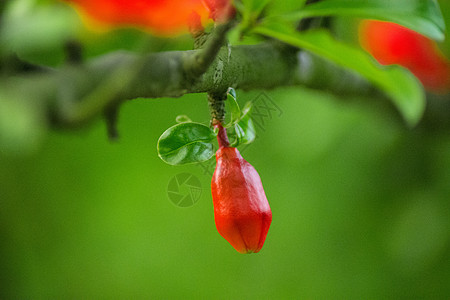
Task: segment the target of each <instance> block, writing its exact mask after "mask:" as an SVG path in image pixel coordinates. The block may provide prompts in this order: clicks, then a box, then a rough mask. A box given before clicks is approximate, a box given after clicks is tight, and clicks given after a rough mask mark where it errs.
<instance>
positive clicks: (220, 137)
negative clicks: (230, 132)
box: [214, 123, 230, 148]
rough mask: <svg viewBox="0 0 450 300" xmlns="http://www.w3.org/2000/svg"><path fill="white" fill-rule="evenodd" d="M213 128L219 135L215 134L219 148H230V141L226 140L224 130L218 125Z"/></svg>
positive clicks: (225, 131)
mask: <svg viewBox="0 0 450 300" xmlns="http://www.w3.org/2000/svg"><path fill="white" fill-rule="evenodd" d="M214 128H218V129H219V133H218V134H217V142H219V148H223V147H230V141H229V140H228V136H227V130H226V128H225V127H223V126H222V124H220V123H218V124H216V125H214Z"/></svg>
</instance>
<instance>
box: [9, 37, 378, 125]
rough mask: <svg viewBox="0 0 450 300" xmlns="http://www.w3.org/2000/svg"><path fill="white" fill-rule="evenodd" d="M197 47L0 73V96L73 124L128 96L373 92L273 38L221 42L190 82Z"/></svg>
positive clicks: (54, 120) (61, 122) (357, 80)
mask: <svg viewBox="0 0 450 300" xmlns="http://www.w3.org/2000/svg"><path fill="white" fill-rule="evenodd" d="M201 51H202V50H192V51H174V52H161V53H153V54H147V55H137V54H133V53H126V52H115V53H111V54H108V55H105V56H102V57H99V58H96V59H94V60H92V61H90V62H88V63H85V64H79V65H74V64H69V65H66V66H63V67H61V68H59V69H55V70H50V71H45V72H39V71H36V72H33V73H25V74H22V75H20V76H14V77H3V78H2V77H0V96H2V95H3V96H4V95H8V96H10V97H13V98H15V99H29V100H30V101H33V103H41V104H42V105H43V107H45V108H44V109H46V110H47V111H49V115H50V116H51V120H52V123H53V124H54V125H58V126H77V125H80V124H82V123H84V122H87V121H89V120H91V119H93V118H94V117H96V116H99V115H101V114H102V113H103V111H104V110H105V108H107V107H110V106H111V105H114V104H117V103H119V102H121V101H124V100H127V99H134V98H159V97H179V96H182V95H184V94H187V93H214V92H218V91H226V90H227V89H228V87H233V88H236V89H244V90H255V89H273V88H276V87H280V86H295V85H298V86H305V87H312V88H320V89H321V90H328V91H331V92H334V93H337V94H355V95H372V94H373V93H374V92H375V91H376V89H375V88H374V87H373V86H371V85H370V84H369V83H367V82H366V81H365V80H364V79H362V78H361V77H359V76H358V75H356V74H354V73H352V72H348V71H345V70H343V69H341V68H338V67H336V66H335V65H333V64H330V63H328V62H326V61H324V60H322V59H319V58H317V57H315V56H313V55H311V54H309V53H306V52H298V51H294V50H293V49H292V48H290V47H285V46H284V45H281V44H279V43H275V42H268V43H263V44H260V45H253V46H236V47H222V48H221V49H220V51H219V52H218V54H217V56H216V57H215V59H214V61H212V63H211V64H210V66H209V68H207V70H206V71H205V72H204V74H203V75H201V76H200V77H199V78H198V79H197V80H196V81H195V82H192V79H191V77H190V75H189V74H187V71H186V69H185V66H186V64H185V61H186V59H191V57H194V56H196V55H198V54H199V53H201Z"/></svg>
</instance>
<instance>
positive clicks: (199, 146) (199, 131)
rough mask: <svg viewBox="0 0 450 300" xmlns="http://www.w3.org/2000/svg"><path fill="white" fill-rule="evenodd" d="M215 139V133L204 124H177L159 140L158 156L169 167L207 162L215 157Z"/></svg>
mask: <svg viewBox="0 0 450 300" xmlns="http://www.w3.org/2000/svg"><path fill="white" fill-rule="evenodd" d="M214 138H215V134H214V131H213V130H211V129H210V128H209V127H208V126H205V125H203V124H200V123H181V124H177V125H174V126H172V127H170V128H169V129H167V130H166V131H165V132H164V133H163V134H162V135H161V137H160V138H159V140H158V155H159V157H160V158H161V159H162V160H163V161H164V162H166V163H168V164H169V165H184V164H189V163H196V162H202V161H206V160H208V159H210V158H211V157H212V156H213V155H214V146H213V144H212V143H211V141H212V140H213V139H214Z"/></svg>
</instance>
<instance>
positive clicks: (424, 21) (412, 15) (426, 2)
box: [285, 0, 445, 41]
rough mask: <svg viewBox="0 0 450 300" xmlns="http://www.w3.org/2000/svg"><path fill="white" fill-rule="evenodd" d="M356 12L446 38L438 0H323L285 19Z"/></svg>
mask: <svg viewBox="0 0 450 300" xmlns="http://www.w3.org/2000/svg"><path fill="white" fill-rule="evenodd" d="M318 16H353V17H357V18H368V19H377V20H382V21H389V22H394V23H398V24H400V25H403V26H406V27H408V28H411V29H413V30H415V31H417V32H419V33H421V34H424V35H426V36H428V37H430V38H432V39H435V40H440V41H441V40H443V39H444V34H445V22H444V18H443V16H442V13H441V10H440V8H439V4H438V2H437V1H436V0H323V1H320V2H317V3H314V4H310V5H307V6H305V7H304V8H303V9H302V10H300V11H298V12H296V13H293V14H290V15H288V16H287V18H285V19H289V20H300V19H303V18H306V17H318Z"/></svg>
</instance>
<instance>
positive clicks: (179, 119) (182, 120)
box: [175, 115, 192, 123]
mask: <svg viewBox="0 0 450 300" xmlns="http://www.w3.org/2000/svg"><path fill="white" fill-rule="evenodd" d="M175 121H176V122H177V123H190V122H192V120H191V118H189V117H188V116H186V115H179V116H177V117H176V119H175Z"/></svg>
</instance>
